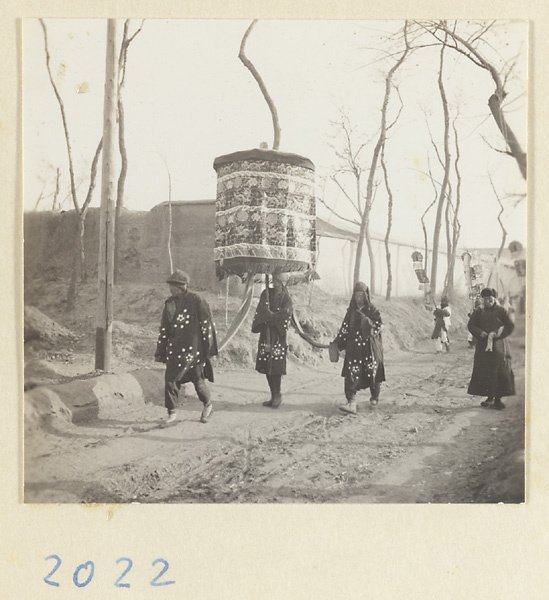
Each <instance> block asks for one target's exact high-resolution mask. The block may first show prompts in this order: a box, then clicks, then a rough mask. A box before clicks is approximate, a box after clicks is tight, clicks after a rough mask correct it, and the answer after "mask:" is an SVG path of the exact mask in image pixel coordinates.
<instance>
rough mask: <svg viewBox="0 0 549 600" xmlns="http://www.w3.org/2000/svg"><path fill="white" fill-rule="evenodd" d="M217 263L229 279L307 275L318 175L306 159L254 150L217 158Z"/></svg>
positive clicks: (312, 255) (312, 246) (313, 252)
mask: <svg viewBox="0 0 549 600" xmlns="http://www.w3.org/2000/svg"><path fill="white" fill-rule="evenodd" d="M214 169H215V170H216V172H217V201H216V227H215V261H216V264H217V266H218V268H219V270H221V272H223V273H225V274H236V275H240V276H242V275H244V274H245V273H248V274H255V273H274V272H275V271H282V272H290V271H305V270H307V269H311V268H312V267H313V266H314V262H315V256H316V232H315V225H316V206H315V182H314V178H315V171H314V165H313V163H312V162H311V161H310V160H309V159H307V158H304V157H303V156H299V155H297V154H288V153H284V152H278V151H276V150H263V149H254V150H246V151H242V152H235V153H233V154H227V155H225V156H219V157H218V158H216V159H215V161H214Z"/></svg>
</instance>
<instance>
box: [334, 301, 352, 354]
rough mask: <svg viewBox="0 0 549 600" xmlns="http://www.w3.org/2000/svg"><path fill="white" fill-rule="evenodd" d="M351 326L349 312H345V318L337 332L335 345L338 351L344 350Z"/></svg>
mask: <svg viewBox="0 0 549 600" xmlns="http://www.w3.org/2000/svg"><path fill="white" fill-rule="evenodd" d="M350 324H351V311H350V310H347V313H346V314H345V318H344V319H343V323H341V327H340V328H339V331H338V332H337V335H336V338H335V343H336V344H337V347H338V349H339V350H344V349H345V346H346V345H347V336H348V335H349V328H350Z"/></svg>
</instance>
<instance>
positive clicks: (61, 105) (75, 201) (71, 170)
mask: <svg viewBox="0 0 549 600" xmlns="http://www.w3.org/2000/svg"><path fill="white" fill-rule="evenodd" d="M38 20H39V21H40V25H41V26H42V31H43V32H44V50H45V52H46V67H47V69H48V75H49V78H50V83H51V85H52V88H53V91H54V93H55V97H56V98H57V102H58V103H59V109H60V111H61V120H62V121H63V131H64V133H65V143H66V145H67V155H68V159H69V175H70V182H71V194H72V202H73V204H74V208H75V209H76V212H78V213H80V205H79V204H78V198H77V196H76V187H75V184H74V168H73V163H72V150H71V142H70V137H69V127H68V125H67V116H66V114H65V105H64V103H63V100H62V99H61V94H60V93H59V90H58V89H57V85H56V84H55V81H54V79H53V75H52V72H51V66H50V60H51V59H50V51H49V49H48V32H47V29H46V24H45V23H44V20H43V19H38Z"/></svg>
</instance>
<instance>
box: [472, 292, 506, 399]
mask: <svg viewBox="0 0 549 600" xmlns="http://www.w3.org/2000/svg"><path fill="white" fill-rule="evenodd" d="M480 296H481V298H482V303H483V306H481V307H480V308H477V309H475V310H474V311H473V313H472V314H471V317H470V318H469V323H468V324H467V328H468V329H469V331H470V332H471V334H472V335H473V336H474V337H475V339H476V347H475V357H474V363H473V374H472V375H471V381H470V383H469V388H468V389H467V393H468V394H472V395H474V396H486V400H484V401H483V402H481V404H480V405H481V406H483V407H485V408H496V409H499V410H501V409H503V408H505V405H504V404H503V402H502V401H501V398H502V397H503V396H514V395H515V377H514V374H513V369H512V368H511V353H510V349H509V342H508V340H507V339H506V338H507V336H509V335H510V334H511V333H512V332H513V329H514V328H515V325H514V323H513V321H512V319H511V318H510V317H509V314H508V313H507V311H506V310H505V309H504V308H503V306H500V305H499V304H498V303H497V302H496V297H497V292H496V290H494V289H493V288H484V289H483V290H482V292H481V293H480Z"/></svg>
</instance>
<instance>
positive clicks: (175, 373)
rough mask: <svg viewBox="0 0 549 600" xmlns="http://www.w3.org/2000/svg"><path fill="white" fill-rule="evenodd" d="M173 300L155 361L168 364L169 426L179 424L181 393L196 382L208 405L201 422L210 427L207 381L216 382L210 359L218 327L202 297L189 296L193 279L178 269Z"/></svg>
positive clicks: (171, 278)
mask: <svg viewBox="0 0 549 600" xmlns="http://www.w3.org/2000/svg"><path fill="white" fill-rule="evenodd" d="M166 283H168V285H169V286H170V293H171V296H170V297H169V298H168V299H167V300H166V303H165V305H164V311H163V313H162V321H161V323H160V334H159V336H158V342H157V345H156V352H155V360H156V361H157V362H163V363H166V376H165V389H164V401H165V406H166V408H167V410H168V419H167V422H168V423H173V422H174V421H175V420H176V412H175V407H176V402H177V398H178V395H179V389H180V388H181V386H182V385H183V384H184V383H189V382H192V383H193V385H194V389H195V390H196V393H197V395H198V398H199V400H200V401H201V402H202V404H203V405H204V409H203V410H202V414H201V416H200V420H201V422H202V423H206V422H207V421H208V418H209V417H210V415H211V413H212V400H211V395H210V390H209V388H208V386H207V384H206V379H208V380H209V381H212V382H213V380H214V379H213V368H212V364H211V362H210V357H212V356H216V355H217V341H216V334H215V327H214V324H213V321H212V315H211V312H210V307H209V306H208V304H207V302H206V301H205V300H203V299H202V298H201V297H200V296H199V295H198V294H195V293H193V292H189V291H188V290H187V286H188V284H189V276H188V275H187V273H185V272H184V271H181V270H179V269H177V270H176V271H174V272H173V273H172V274H171V275H170V276H169V277H168V279H167V280H166Z"/></svg>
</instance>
